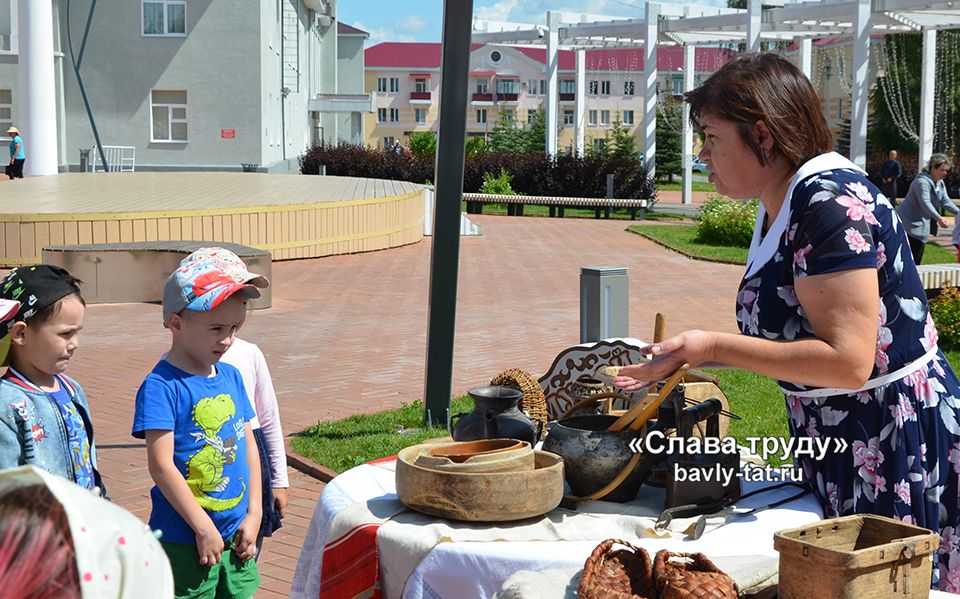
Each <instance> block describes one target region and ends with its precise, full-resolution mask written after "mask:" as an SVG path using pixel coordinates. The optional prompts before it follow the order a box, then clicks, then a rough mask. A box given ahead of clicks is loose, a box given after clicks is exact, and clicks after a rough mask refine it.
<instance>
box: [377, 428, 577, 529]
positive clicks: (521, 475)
mask: <svg viewBox="0 0 960 599" xmlns="http://www.w3.org/2000/svg"><path fill="white" fill-rule="evenodd" d="M422 451H423V447H422V446H420V445H414V446H412V447H407V448H406V449H401V450H400V453H399V454H398V455H397V478H396V483H397V495H398V496H399V497H400V501H401V502H403V504H404V505H406V506H407V507H409V508H411V509H414V510H417V511H418V512H423V513H425V514H430V515H432V516H440V517H442V518H450V519H451V520H468V521H474V522H507V521H511V520H523V519H524V518H532V517H534V516H540V515H542V514H545V513H547V512H549V511H551V510H552V509H554V508H555V507H557V506H558V505H560V500H561V499H562V498H563V460H562V459H561V458H560V456H558V455H556V454H553V453H550V452H547V451H537V452H535V457H534V459H535V466H536V467H535V468H534V469H533V470H528V471H525V472H524V471H520V472H452V471H443V470H434V469H431V468H424V467H422V466H419V465H417V464H416V463H415V462H416V459H417V456H419V455H420V453H421V452H422Z"/></svg>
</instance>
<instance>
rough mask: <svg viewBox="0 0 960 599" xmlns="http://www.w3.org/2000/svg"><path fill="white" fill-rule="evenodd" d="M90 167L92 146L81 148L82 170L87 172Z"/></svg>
mask: <svg viewBox="0 0 960 599" xmlns="http://www.w3.org/2000/svg"><path fill="white" fill-rule="evenodd" d="M89 168H90V148H80V172H81V173H85V172H87V170H88V169H89Z"/></svg>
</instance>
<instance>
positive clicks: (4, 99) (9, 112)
mask: <svg viewBox="0 0 960 599" xmlns="http://www.w3.org/2000/svg"><path fill="white" fill-rule="evenodd" d="M12 126H13V92H12V91H11V90H9V89H0V131H6V130H7V129H9V128H10V127H12Z"/></svg>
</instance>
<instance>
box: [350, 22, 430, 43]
mask: <svg viewBox="0 0 960 599" xmlns="http://www.w3.org/2000/svg"><path fill="white" fill-rule="evenodd" d="M353 26H354V27H356V28H357V29H362V30H363V31H366V32H367V33H369V34H370V38H369V39H368V40H367V41H366V46H367V47H370V46H374V45H376V44H379V43H380V42H415V41H417V39H416V37H414V36H412V35H410V34H409V33H399V32H398V31H397V30H395V29H394V28H392V27H367V26H365V25H364V24H363V22H362V21H355V22H354V23H353ZM401 28H402V26H401ZM404 31H406V30H404Z"/></svg>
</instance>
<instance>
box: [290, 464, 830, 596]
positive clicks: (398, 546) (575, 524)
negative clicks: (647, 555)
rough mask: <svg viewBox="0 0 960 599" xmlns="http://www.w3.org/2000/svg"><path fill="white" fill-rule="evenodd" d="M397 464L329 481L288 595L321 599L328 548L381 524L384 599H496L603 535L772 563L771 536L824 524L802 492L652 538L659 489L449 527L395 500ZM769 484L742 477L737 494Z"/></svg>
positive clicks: (780, 492)
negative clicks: (696, 534)
mask: <svg viewBox="0 0 960 599" xmlns="http://www.w3.org/2000/svg"><path fill="white" fill-rule="evenodd" d="M395 464H396V462H394V461H388V462H381V463H378V464H365V465H362V466H358V467H357V468H353V469H351V470H349V471H347V472H344V473H343V474H341V475H340V476H338V477H336V478H335V479H334V480H333V481H331V482H330V483H329V484H328V485H327V487H326V488H325V489H324V491H323V494H322V495H321V497H320V501H319V502H318V504H317V508H316V510H315V512H314V515H313V519H312V521H311V524H310V529H309V530H308V532H307V537H306V539H305V542H304V546H303V549H302V552H301V555H300V559H299V561H298V563H297V570H296V574H295V576H294V581H293V585H292V589H291V596H292V597H301V598H310V599H315V598H316V597H317V596H318V595H319V590H320V572H321V567H322V560H323V551H324V547H326V546H327V544H328V543H330V542H331V541H333V540H334V539H339V538H341V535H343V534H344V533H346V532H347V531H350V530H353V529H356V528H357V526H358V525H360V524H363V523H364V522H372V523H376V524H379V525H380V527H379V529H378V531H377V533H376V542H377V546H378V551H377V554H378V556H379V560H380V563H379V572H380V584H381V585H382V590H383V594H384V597H388V598H394V597H397V598H403V599H420V598H424V597H426V598H430V599H439V598H445V599H454V598H456V599H462V598H464V597H492V596H494V595H495V594H496V593H498V592H499V591H501V589H502V588H503V585H504V582H505V581H507V579H508V578H510V577H511V576H512V575H515V574H516V575H517V578H515V580H516V579H522V578H523V574H524V573H523V571H531V572H539V571H541V570H548V569H549V570H552V571H554V572H555V573H558V576H559V578H562V576H564V575H569V573H571V572H572V573H575V572H576V571H577V570H579V569H580V568H582V567H583V563H584V560H586V558H587V557H588V556H589V555H590V553H591V552H592V551H593V549H594V548H595V547H596V546H597V545H598V544H599V543H600V542H601V541H603V540H604V539H607V538H624V539H626V540H629V541H631V542H632V543H634V544H636V545H639V546H642V547H644V548H645V549H647V550H648V551H650V552H651V555H652V554H653V553H655V552H656V551H658V550H660V549H669V550H671V551H683V552H695V551H700V552H703V553H705V554H706V555H707V556H708V557H710V558H711V559H714V560H715V561H716V562H717V565H718V567H720V568H721V569H727V567H728V566H727V565H728V564H736V563H739V562H743V561H744V560H743V559H742V558H743V557H745V556H749V557H750V560H747V561H752V562H753V563H763V562H767V563H774V562H772V561H771V560H776V559H777V558H778V553H777V552H776V551H775V550H774V549H773V533H774V532H775V531H778V530H782V529H785V528H793V527H797V526H803V525H805V524H808V523H810V522H815V521H817V520H819V519H821V518H822V513H821V511H820V508H819V505H818V504H817V501H816V500H815V499H814V497H813V496H812V495H810V494H808V495H806V496H804V497H802V498H800V499H797V500H795V501H792V502H790V503H787V504H785V505H783V506H780V507H778V508H772V509H769V510H766V511H762V512H758V513H757V514H754V515H751V516H748V517H745V518H742V519H732V520H730V521H729V522H728V523H727V524H726V525H725V526H722V527H720V528H718V529H716V530H713V531H711V532H708V533H706V534H705V535H704V536H703V537H702V538H700V539H699V540H691V539H689V538H686V537H685V536H684V535H683V534H681V533H666V534H665V535H664V536H665V538H655V537H654V538H651V537H650V535H652V534H653V531H652V525H653V522H654V520H655V519H656V517H657V516H658V515H659V513H660V511H661V509H662V506H663V491H662V490H661V489H649V488H647V487H644V488H643V490H642V491H641V496H640V497H638V499H637V500H635V501H634V502H631V503H628V504H618V503H610V502H603V501H596V502H590V503H585V504H581V505H580V506H578V510H577V511H570V510H564V509H559V508H558V509H557V510H554V511H553V512H551V513H550V514H547V515H546V516H545V517H544V518H542V519H540V520H538V521H535V522H531V521H525V522H523V523H521V524H517V525H512V524H509V523H501V524H499V525H482V524H481V525H478V524H470V523H461V522H453V521H446V520H442V519H439V518H434V517H431V516H426V515H423V514H418V513H416V512H412V511H410V510H405V509H404V508H403V506H402V504H400V502H399V501H398V500H397V497H396V487H395V485H394V466H395ZM770 484H772V483H750V482H746V481H744V483H743V490H744V492H745V493H746V492H748V491H751V490H753V489H756V488H759V487H761V486H766V485H770ZM796 493H797V489H796V487H787V488H782V489H777V490H772V491H770V492H768V493H760V494H758V495H755V496H753V497H749V498H747V499H745V500H743V501H742V502H741V503H742V506H743V507H755V506H760V505H767V504H769V503H772V502H774V501H777V500H779V499H783V498H786V497H789V496H790V495H793V494H796ZM645 537H646V538H645ZM520 539H523V540H520ZM328 549H329V548H328ZM518 572H519V574H518ZM735 578H736V576H735ZM544 580H546V579H544ZM738 580H739V579H738ZM507 596H509V595H507ZM553 596H554V597H556V596H557V595H553Z"/></svg>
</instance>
